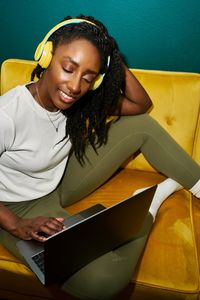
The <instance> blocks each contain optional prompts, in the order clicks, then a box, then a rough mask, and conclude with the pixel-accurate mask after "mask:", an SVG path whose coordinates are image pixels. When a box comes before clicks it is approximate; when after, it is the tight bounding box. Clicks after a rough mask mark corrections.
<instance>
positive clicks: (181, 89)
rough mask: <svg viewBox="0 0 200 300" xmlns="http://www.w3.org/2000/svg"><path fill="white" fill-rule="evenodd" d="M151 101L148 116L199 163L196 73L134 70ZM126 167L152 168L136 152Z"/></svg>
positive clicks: (199, 86)
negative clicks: (135, 155) (151, 105)
mask: <svg viewBox="0 0 200 300" xmlns="http://www.w3.org/2000/svg"><path fill="white" fill-rule="evenodd" d="M132 72H133V73H134V74H135V76H136V77H137V78H138V80H139V81H140V82H141V84H142V85H143V86H144V87H145V89H146V91H147V92H148V93H149V95H150V98H151V99H152V101H153V104H154V107H153V109H152V110H151V111H150V115H151V116H152V117H154V118H155V119H156V120H157V121H158V122H159V123H160V124H161V125H162V126H163V127H164V128H165V129H166V130H167V131H168V132H169V133H170V135H171V136H172V137H174V139H175V140H176V141H177V142H178V143H179V144H180V145H181V146H182V147H183V148H184V149H185V150H186V151H187V152H188V153H189V154H190V155H191V156H192V157H193V158H194V159H195V160H196V161H198V162H200V120H199V113H200V74H196V73H184V72H169V71H146V70H134V69H132ZM126 167H128V168H136V169H142V170H148V171H153V170H154V169H153V168H152V167H151V166H150V165H149V164H148V163H147V162H146V161H145V160H144V158H143V156H142V155H141V154H140V155H138V157H136V159H134V160H130V162H129V163H128V164H127V165H126Z"/></svg>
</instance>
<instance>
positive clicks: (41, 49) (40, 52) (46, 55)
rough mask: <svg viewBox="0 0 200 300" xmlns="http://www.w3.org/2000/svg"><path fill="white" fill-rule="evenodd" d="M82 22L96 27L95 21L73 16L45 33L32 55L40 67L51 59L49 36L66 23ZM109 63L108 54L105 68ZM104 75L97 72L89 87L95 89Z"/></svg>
mask: <svg viewBox="0 0 200 300" xmlns="http://www.w3.org/2000/svg"><path fill="white" fill-rule="evenodd" d="M82 22H86V23H89V24H91V25H93V26H95V27H98V26H97V25H96V24H95V23H93V22H91V21H88V20H85V19H79V18H74V19H69V20H65V21H62V22H60V23H58V24H57V25H56V26H54V27H53V28H52V29H51V30H50V31H49V32H48V33H47V34H46V35H45V37H44V38H43V40H42V42H41V43H40V44H39V45H38V46H37V49H36V51H35V55H34V58H35V60H36V61H38V64H39V65H40V66H41V67H42V68H44V69H46V68H47V67H48V66H49V64H50V62H51V59H52V51H53V44H52V42H51V41H48V39H49V37H50V36H51V35H52V34H53V33H54V32H55V31H56V30H58V29H59V28H61V27H63V26H66V25H68V24H79V23H82ZM109 65H110V56H108V58H107V69H108V67H109ZM104 76H105V73H103V74H99V75H98V76H97V78H96V80H95V81H94V82H93V85H92V87H91V89H92V90H95V89H97V88H98V87H99V86H100V84H101V83H102V81H103V78H104Z"/></svg>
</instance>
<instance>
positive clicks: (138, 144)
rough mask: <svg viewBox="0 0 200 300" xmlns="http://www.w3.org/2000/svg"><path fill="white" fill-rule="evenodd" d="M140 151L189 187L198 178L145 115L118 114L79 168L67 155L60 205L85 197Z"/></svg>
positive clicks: (192, 166)
mask: <svg viewBox="0 0 200 300" xmlns="http://www.w3.org/2000/svg"><path fill="white" fill-rule="evenodd" d="M138 150H140V151H141V152H142V153H143V155H144V156H145V158H146V159H147V160H148V161H149V162H150V163H151V164H152V165H153V166H154V167H155V168H156V169H157V170H158V171H160V172H161V173H163V174H164V175H166V176H167V177H170V178H172V179H174V180H176V181H178V182H179V183H180V184H181V185H182V186H184V187H186V188H187V189H190V188H191V187H192V186H193V185H194V184H195V183H196V182H197V181H198V180H199V178H200V167H199V166H198V164H197V163H196V162H194V161H193V160H192V158H191V157H190V156H189V155H188V154H187V153H186V152H185V151H184V150H183V149H182V148H181V147H180V146H179V145H178V144H177V143H176V142H175V141H174V140H173V139H172V138H171V137H170V136H169V135H168V133H167V132H166V131H165V130H164V129H163V128H162V127H161V126H160V125H159V124H158V123H157V122H156V121H155V120H153V119H152V118H151V117H150V116H149V115H147V114H144V115H138V116H134V117H127V116H126V117H121V118H120V120H119V121H117V122H116V123H113V124H112V125H111V128H110V131H109V137H108V142H107V144H106V145H104V146H102V147H100V148H99V149H98V155H96V153H95V152H94V150H93V149H92V148H91V147H88V149H87V153H86V154H87V157H88V161H86V163H85V165H84V166H83V167H81V166H80V164H79V163H78V162H77V160H76V158H75V157H74V155H72V157H71V158H70V160H69V162H68V166H67V168H66V172H65V175H64V177H63V180H62V182H61V185H60V187H59V193H60V196H61V202H62V205H63V206H66V205H68V204H69V203H72V202H75V201H77V200H79V199H81V198H82V197H84V196H86V195H87V194H89V193H90V192H92V191H93V190H94V189H96V188H97V187H99V186H100V185H101V184H102V183H104V182H105V181H106V180H107V179H108V178H109V177H110V176H111V175H112V174H113V173H114V172H115V171H116V170H117V169H118V168H119V167H120V165H121V164H122V163H123V162H124V161H125V160H126V159H127V158H128V157H130V156H131V155H132V154H133V153H134V152H136V151H138Z"/></svg>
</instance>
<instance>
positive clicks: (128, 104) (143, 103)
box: [114, 66, 152, 115]
mask: <svg viewBox="0 0 200 300" xmlns="http://www.w3.org/2000/svg"><path fill="white" fill-rule="evenodd" d="M124 68H125V93H124V94H122V96H121V101H120V104H119V107H118V110H117V111H116V112H115V113H114V114H115V115H138V114H143V113H145V112H147V111H148V110H149V108H150V107H151V106H152V101H151V99H150V97H149V95H148V94H147V92H146V91H145V89H144V88H143V87H142V85H141V84H140V82H139V81H138V80H137V78H136V77H135V76H134V75H133V74H132V73H131V71H130V70H129V69H128V68H127V67H126V66H124Z"/></svg>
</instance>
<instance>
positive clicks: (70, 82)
mask: <svg viewBox="0 0 200 300" xmlns="http://www.w3.org/2000/svg"><path fill="white" fill-rule="evenodd" d="M100 67H101V62H100V54H99V52H98V50H97V48H96V47H95V46H94V45H93V44H92V43H91V42H89V41H88V40H85V39H79V40H74V41H72V42H70V43H69V44H62V45H60V46H57V48H56V50H55V53H54V55H53V57H52V61H51V63H50V65H49V67H48V68H47V70H46V72H45V73H44V76H43V79H42V81H41V86H40V93H41V97H42V99H43V102H44V105H45V108H47V109H48V110H50V111H56V110H57V109H60V110H65V109H68V108H69V107H71V106H72V105H73V104H74V103H75V102H76V101H78V100H79V99H80V98H81V97H82V96H83V95H85V94H86V93H87V92H88V90H89V89H90V87H91V85H92V83H93V81H94V79H95V78H96V77H97V75H98V74H99V72H100Z"/></svg>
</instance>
